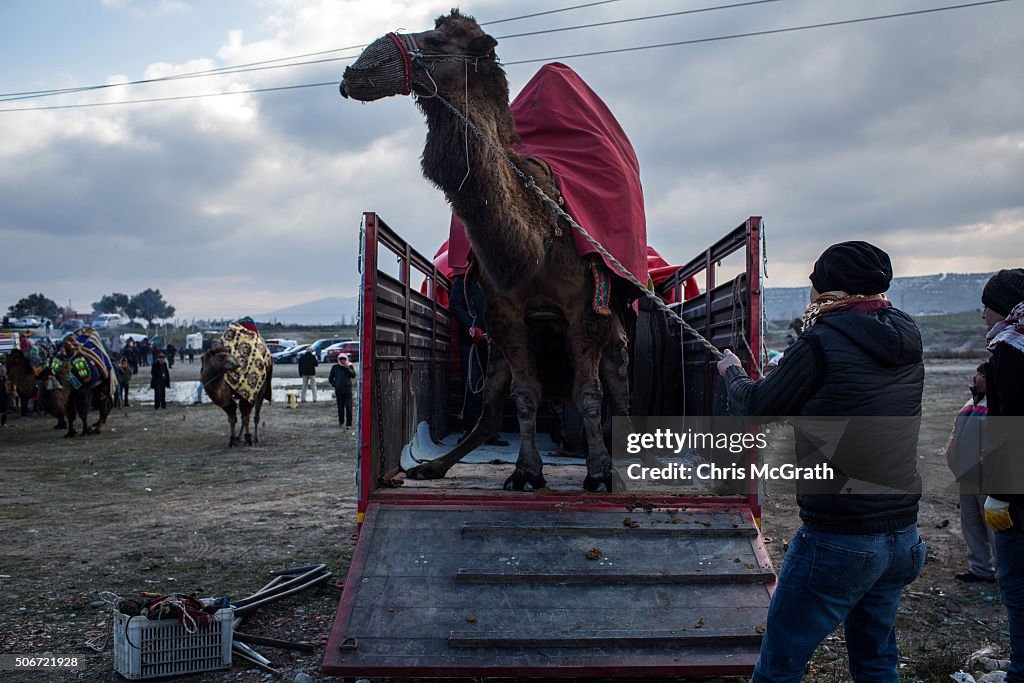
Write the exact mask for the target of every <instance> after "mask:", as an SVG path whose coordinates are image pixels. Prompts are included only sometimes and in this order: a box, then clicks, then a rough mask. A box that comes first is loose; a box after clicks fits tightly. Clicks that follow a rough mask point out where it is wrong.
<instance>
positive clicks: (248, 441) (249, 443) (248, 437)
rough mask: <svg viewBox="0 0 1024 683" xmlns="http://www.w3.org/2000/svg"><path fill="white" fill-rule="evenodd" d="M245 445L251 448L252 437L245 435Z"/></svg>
mask: <svg viewBox="0 0 1024 683" xmlns="http://www.w3.org/2000/svg"><path fill="white" fill-rule="evenodd" d="M245 445H246V446H251V445H252V437H251V436H249V435H248V434H246V435H245Z"/></svg>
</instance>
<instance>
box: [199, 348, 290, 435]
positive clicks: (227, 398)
mask: <svg viewBox="0 0 1024 683" xmlns="http://www.w3.org/2000/svg"><path fill="white" fill-rule="evenodd" d="M202 364H203V370H202V372H201V373H200V375H199V379H200V380H201V381H202V383H203V389H205V390H206V395H207V396H209V397H210V400H211V401H213V402H214V403H215V404H217V405H219V406H220V407H221V408H223V409H224V412H225V413H227V416H228V422H229V423H230V424H231V436H230V437H229V439H228V447H229V448H231V447H233V446H237V445H239V443H240V441H241V436H242V433H243V432H244V434H245V445H246V446H251V445H253V443H254V442H255V443H259V441H260V408H261V407H262V406H263V401H267V402H269V401H270V391H271V388H270V383H271V382H270V380H271V376H272V371H273V367H272V366H271V367H269V368H268V370H267V378H266V381H264V383H263V385H262V386H261V387H260V389H259V391H258V392H257V394H256V399H255V401H253V402H251V403H250V402H249V401H248V400H246V399H245V398H244V397H242V396H238V395H237V394H236V393H235V392H234V391H232V390H231V387H229V386H228V382H227V376H226V375H227V373H229V372H231V371H232V370H235V369H237V368H238V367H239V364H238V361H237V360H235V357H234V356H232V355H231V353H230V352H229V351H228V350H227V348H225V347H224V346H223V345H222V344H221V343H220V342H214V344H213V346H211V347H210V349H209V350H208V351H207V352H206V353H204V354H203V359H202ZM239 408H241V409H242V429H241V430H239V433H238V435H237V436H236V435H235V425H236V424H237V423H238V409H239ZM253 408H255V409H256V412H255V414H254V415H253V433H250V432H249V415H250V414H251V413H252V412H253Z"/></svg>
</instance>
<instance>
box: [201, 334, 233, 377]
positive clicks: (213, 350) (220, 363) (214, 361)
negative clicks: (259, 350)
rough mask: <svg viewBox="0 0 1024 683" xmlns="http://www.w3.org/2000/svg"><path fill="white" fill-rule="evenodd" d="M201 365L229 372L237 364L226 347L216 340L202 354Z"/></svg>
mask: <svg viewBox="0 0 1024 683" xmlns="http://www.w3.org/2000/svg"><path fill="white" fill-rule="evenodd" d="M203 367H204V368H207V367H208V368H210V369H211V370H212V371H214V372H231V371H232V370H236V369H237V368H238V367H239V365H238V360H237V359H236V358H235V357H234V356H233V355H231V353H230V352H229V351H228V350H227V347H225V346H223V345H222V344H221V343H220V342H219V341H218V342H214V344H213V346H212V347H210V350H208V351H207V352H206V353H205V354H204V356H203Z"/></svg>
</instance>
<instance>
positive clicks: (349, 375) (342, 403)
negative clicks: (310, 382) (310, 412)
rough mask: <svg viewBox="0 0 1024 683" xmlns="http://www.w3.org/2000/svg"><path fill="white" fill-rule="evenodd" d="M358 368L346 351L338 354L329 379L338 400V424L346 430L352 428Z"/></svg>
mask: <svg viewBox="0 0 1024 683" xmlns="http://www.w3.org/2000/svg"><path fill="white" fill-rule="evenodd" d="M355 376H356V370H355V368H353V367H352V363H350V362H349V360H348V356H347V355H345V354H344V353H339V354H338V362H337V364H336V365H335V366H334V367H333V368H331V374H330V376H329V377H328V378H327V381H328V382H330V383H331V386H332V387H334V398H335V399H336V400H337V401H338V425H339V426H342V427H344V428H345V430H346V431H348V430H349V429H352V380H353V379H355Z"/></svg>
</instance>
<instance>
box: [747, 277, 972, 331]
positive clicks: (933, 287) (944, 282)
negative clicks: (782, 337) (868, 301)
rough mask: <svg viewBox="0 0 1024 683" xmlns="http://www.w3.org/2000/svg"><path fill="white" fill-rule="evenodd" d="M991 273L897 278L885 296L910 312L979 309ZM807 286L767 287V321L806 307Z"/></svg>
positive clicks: (792, 315) (789, 316)
mask: <svg viewBox="0 0 1024 683" xmlns="http://www.w3.org/2000/svg"><path fill="white" fill-rule="evenodd" d="M991 275H992V273H942V274H939V275H921V276H919V277H898V278H895V279H894V280H893V281H892V287H890V289H889V292H888V293H887V296H888V297H889V300H890V301H892V303H893V305H894V306H896V307H897V308H900V309H902V310H904V311H906V312H907V313H910V314H911V315H915V316H919V315H938V314H942V313H960V312H963V311H975V310H980V309H981V290H982V288H983V287H984V286H985V283H986V282H987V281H988V279H989V277H990V276H991ZM807 294H808V288H807V287H774V288H773V287H767V288H766V289H765V306H766V307H767V309H768V319H769V320H791V319H793V318H796V317H799V316H800V315H802V314H803V311H804V307H805V306H807Z"/></svg>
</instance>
